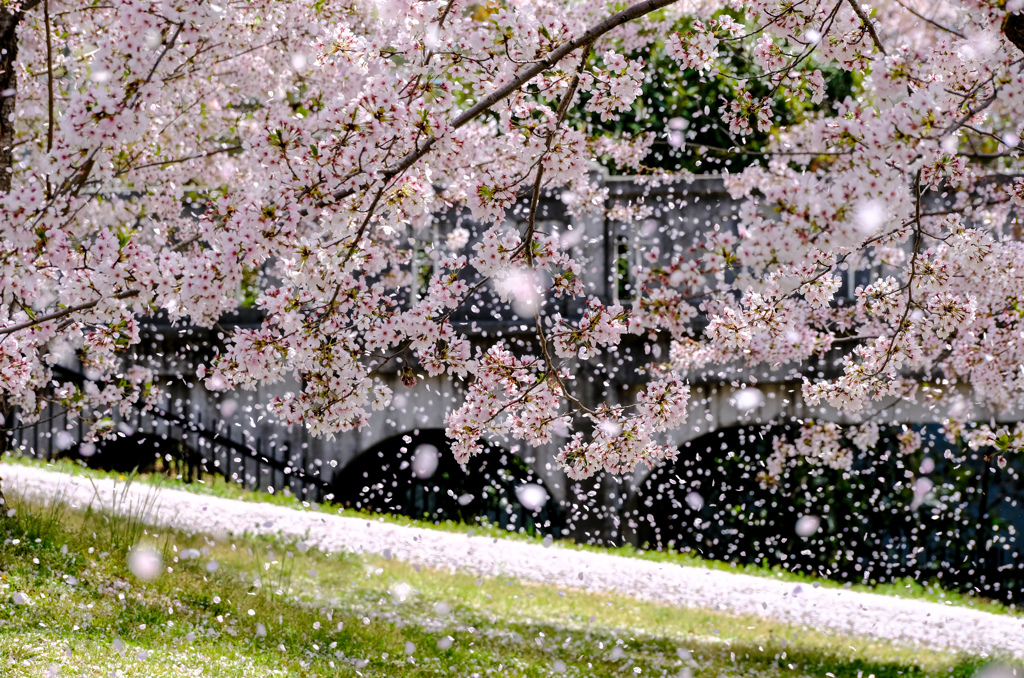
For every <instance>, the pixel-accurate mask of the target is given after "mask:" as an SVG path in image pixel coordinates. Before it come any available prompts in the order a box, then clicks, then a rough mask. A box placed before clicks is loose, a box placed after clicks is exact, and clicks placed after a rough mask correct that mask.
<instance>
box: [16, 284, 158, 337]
mask: <svg viewBox="0 0 1024 678" xmlns="http://www.w3.org/2000/svg"><path fill="white" fill-rule="evenodd" d="M138 295H139V290H125V291H124V292H118V293H117V294H115V295H114V296H113V297H111V298H112V299H129V298H131V297H137V296H138ZM102 301H103V299H97V300H96V301H87V302H85V303H84V304H78V305H76V306H68V307H67V308H65V309H61V310H60V311H54V312H53V313H47V314H46V315H41V316H39V317H38V318H34V319H32V320H26V321H25V322H23V323H18V324H17V325H11V326H10V327H4V328H2V329H0V336H3V335H7V334H13V333H14V332H19V331H21V330H25V329H28V328H30V327H34V326H36V325H39V324H41V323H45V322H49V321H51V320H60V319H61V318H64V317H67V316H69V315H71V314H72V313H78V312H79V311H88V310H89V309H90V308H94V307H96V306H98V305H99V304H100V302H102Z"/></svg>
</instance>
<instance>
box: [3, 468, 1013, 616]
mask: <svg viewBox="0 0 1024 678" xmlns="http://www.w3.org/2000/svg"><path fill="white" fill-rule="evenodd" d="M2 460H3V462H4V463H10V464H19V465H23V466H32V467H36V468H46V469H48V470H53V471H59V472H63V473H75V474H78V475H82V476H85V477H90V478H115V479H118V478H120V479H124V476H123V475H119V474H116V473H109V472H106V471H97V470H94V469H90V468H88V467H86V466H84V465H83V463H82V462H75V461H69V460H59V461H56V462H45V461H41V460H37V459H32V458H29V457H21V456H15V455H10V454H6V455H4V456H3V457H2ZM138 481H139V482H143V483H147V484H151V485H155V486H158V487H167V488H170V489H175V490H183V491H186V492H192V493H194V494H204V495H210V496H217V497H224V498H227V499H237V500H240V501H251V502H260V503H268V504H275V505H278V506H284V507H287V508H293V509H297V510H301V511H317V512H322V513H328V514H331V515H342V516H346V517H352V518H360V519H363V520H378V521H380V522H387V523H391V524H395V525H407V526H412V527H420V528H424V529H433V530H442V531H446V532H457V533H462V534H464V533H467V532H472V533H475V534H480V535H484V536H490V537H495V538H501V539H515V540H519V541H528V542H535V543H541V537H540V536H536V535H530V534H526V533H525V532H522V531H520V532H510V531H507V530H503V529H501V528H499V527H496V526H493V525H490V524H487V523H483V522H482V523H479V524H477V525H466V524H465V523H458V522H454V521H450V520H446V521H439V522H429V521H423V520H415V519H412V518H408V517H405V516H397V515H383V514H377V513H369V512H365V511H358V510H355V509H350V508H344V507H341V506H338V505H336V504H332V503H330V502H324V503H322V504H318V503H315V502H314V503H311V502H307V501H302V500H300V499H299V498H297V497H295V496H294V495H292V494H291V493H290V492H289V491H288V490H287V489H285V490H284V491H283V492H276V493H270V492H254V491H251V490H246V489H244V488H243V487H241V486H240V485H238V484H236V483H229V482H227V481H226V480H224V479H223V477H221V476H215V475H208V476H205V477H204V478H203V479H202V480H200V481H198V482H183V481H182V480H180V479H175V478H171V477H168V476H165V475H161V474H145V475H141V476H138ZM558 543H560V544H561V545H562V546H564V547H566V548H575V549H579V550H585V551H590V552H594V553H607V554H610V555H616V556H622V557H626V558H642V559H644V560H650V561H655V562H663V563H668V564H673V565H684V566H689V567H700V568H705V569H712V570H722V571H726V572H739V573H742V574H747V575H751V576H755V577H769V578H773V579H781V580H783V581H792V582H795V583H805V584H812V585H813V584H815V583H817V584H818V585H819V586H824V587H828V588H849V589H852V590H854V591H864V592H869V593H877V594H880V595H888V596H896V597H900V598H911V599H917V600H927V601H931V602H935V603H940V604H944V605H953V606H958V607H966V608H971V609H976V610H982V611H985V612H991V613H994V614H1008V615H1012V616H1022V614H1024V613H1022V611H1021V610H1020V609H1018V607H1017V606H1016V605H1015V604H1012V603H1011V604H1009V605H1007V604H1005V603H1003V602H1001V601H997V600H991V599H988V598H983V597H980V596H973V595H969V594H965V593H961V592H958V591H949V590H945V589H943V588H942V587H941V586H939V585H937V584H935V583H928V584H921V583H919V582H917V581H914V580H913V579H909V578H908V579H904V580H899V581H894V582H885V583H880V584H876V585H874V586H867V585H864V584H843V583H841V582H837V581H834V580H830V579H825V578H822V577H816V576H814V575H812V574H807V573H803V572H793V571H790V570H786V569H783V568H781V567H779V566H774V567H769V566H766V565H752V564H737V563H733V562H724V561H718V560H708V559H705V558H701V557H700V556H697V555H694V554H692V553H680V552H677V551H655V550H646V549H638V548H635V547H633V546H631V545H628V544H627V545H625V546H619V547H605V546H593V545H590V544H577V543H574V542H572V541H570V540H559V541H558Z"/></svg>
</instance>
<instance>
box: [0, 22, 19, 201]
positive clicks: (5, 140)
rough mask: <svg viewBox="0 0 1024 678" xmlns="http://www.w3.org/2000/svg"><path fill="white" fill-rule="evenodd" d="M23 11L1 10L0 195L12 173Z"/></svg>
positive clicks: (7, 187)
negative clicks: (19, 33) (19, 28)
mask: <svg viewBox="0 0 1024 678" xmlns="http://www.w3.org/2000/svg"><path fill="white" fill-rule="evenodd" d="M22 16H23V14H22V12H16V13H14V14H9V13H8V12H7V11H6V10H3V9H0V193H6V192H8V191H9V190H11V176H12V173H13V171H14V167H13V162H14V149H13V148H12V146H13V145H14V103H15V95H16V94H17V92H18V73H17V71H16V70H15V64H16V63H17V59H18V24H19V23H20V22H21V17H22Z"/></svg>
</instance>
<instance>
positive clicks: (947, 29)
mask: <svg viewBox="0 0 1024 678" xmlns="http://www.w3.org/2000/svg"><path fill="white" fill-rule="evenodd" d="M894 1H895V2H896V4H897V5H899V6H900V7H902V8H903V9H905V10H907V11H908V12H910V13H911V14H913V15H914V16H916V17H917V18H918V19H920V20H921V21H924V22H925V23H928V24H931V25H932V26H934V27H935V28H938V29H939V30H940V31H945V32H946V33H952V34H953V35H955V36H956V37H958V38H964V37H965V36H964V34H963V33H961V32H960V31H957V30H954V29H952V28H950V27H949V26H943V25H942V24H940V23H939V22H937V21H935V20H933V19H929V18H928V17H926V16H925V15H923V14H921V13H920V12H918V11H917V10H916V9H914V8H913V7H909V6H908V5H905V4H903V2H902V0H894Z"/></svg>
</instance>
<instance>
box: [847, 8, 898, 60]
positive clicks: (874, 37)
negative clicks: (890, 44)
mask: <svg viewBox="0 0 1024 678" xmlns="http://www.w3.org/2000/svg"><path fill="white" fill-rule="evenodd" d="M846 2H847V3H849V5H850V7H852V8H853V11H854V13H855V14H856V15H857V17H858V18H859V19H860V21H861V23H862V24H863V25H864V28H865V30H867V32H868V35H870V36H871V41H872V42H874V43H875V47H877V48H878V51H879V52H881V53H882V54H888V52H886V51H885V47H884V46H882V40H881V39H880V38H879V37H878V33H876V32H875V24H874V22H873V21H871V19H870V18H868V15H867V14H865V13H864V8H863V7H861V6H860V2H858V0H846Z"/></svg>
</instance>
